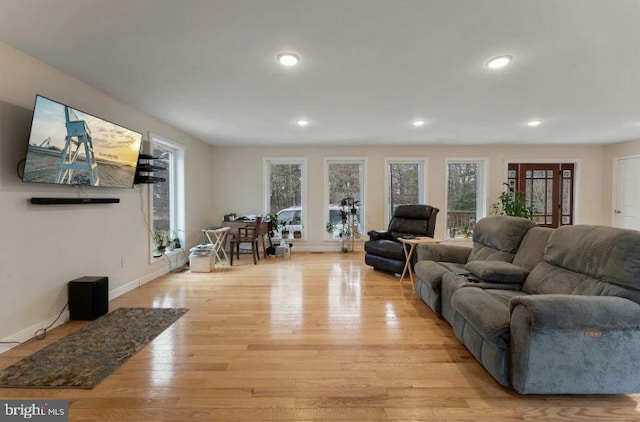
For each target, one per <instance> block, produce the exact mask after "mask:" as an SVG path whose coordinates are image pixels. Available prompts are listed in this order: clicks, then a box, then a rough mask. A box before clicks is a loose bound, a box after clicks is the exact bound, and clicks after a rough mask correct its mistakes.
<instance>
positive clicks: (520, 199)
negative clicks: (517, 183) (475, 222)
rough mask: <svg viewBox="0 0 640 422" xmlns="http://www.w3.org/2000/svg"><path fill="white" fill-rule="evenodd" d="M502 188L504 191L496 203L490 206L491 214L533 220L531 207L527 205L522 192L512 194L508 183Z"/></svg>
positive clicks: (512, 191)
mask: <svg viewBox="0 0 640 422" xmlns="http://www.w3.org/2000/svg"><path fill="white" fill-rule="evenodd" d="M504 186H505V187H506V189H505V191H504V192H502V193H501V194H500V196H499V197H498V202H494V203H493V204H491V209H492V214H494V215H511V216H513V217H523V218H528V219H529V220H533V205H527V198H526V195H525V193H524V192H522V191H520V192H514V190H513V188H512V187H511V186H510V185H509V184H508V183H504Z"/></svg>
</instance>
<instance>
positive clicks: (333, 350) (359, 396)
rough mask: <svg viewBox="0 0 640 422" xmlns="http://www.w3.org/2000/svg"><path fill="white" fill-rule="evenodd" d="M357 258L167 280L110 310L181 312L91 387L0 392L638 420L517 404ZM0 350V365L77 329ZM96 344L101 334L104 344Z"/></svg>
mask: <svg viewBox="0 0 640 422" xmlns="http://www.w3.org/2000/svg"><path fill="white" fill-rule="evenodd" d="M363 261H364V259H363V255H362V254H361V253H360V254H358V253H356V254H340V253H324V254H302V253H295V250H294V253H293V255H292V257H291V258H289V259H276V258H271V259H268V260H262V261H260V263H259V264H258V265H253V263H252V262H251V260H250V258H248V257H247V256H243V257H242V258H241V259H240V261H239V262H238V264H240V265H237V266H236V265H234V267H233V268H232V269H230V270H228V271H223V272H215V273H209V274H202V273H199V274H197V273H190V272H184V273H174V274H169V275H167V276H164V277H161V278H159V279H157V280H154V281H152V282H150V283H148V284H146V285H144V286H142V287H141V288H139V289H136V290H134V291H132V292H129V293H127V294H126V295H123V296H121V297H119V298H117V299H115V300H114V301H112V302H111V303H110V308H111V310H113V309H116V308H119V307H145V306H149V307H151V306H153V307H187V308H189V309H190V311H189V312H188V313H187V314H186V315H184V316H183V317H182V318H181V319H180V320H178V322H177V323H175V324H174V325H173V326H171V327H170V328H169V329H168V330H167V331H165V332H164V333H163V334H162V335H160V336H159V337H158V338H156V339H155V340H154V341H153V342H152V343H151V344H149V345H148V346H147V347H145V348H144V349H143V350H142V351H141V352H139V353H138V354H136V355H135V356H134V357H133V358H131V359H130V360H129V361H127V362H126V363H125V364H124V365H123V366H122V367H120V368H119V369H118V370H117V371H116V372H115V373H114V374H112V375H111V376H109V377H108V378H107V379H106V380H105V381H103V382H102V383H101V384H100V385H98V386H97V387H96V388H94V389H92V390H35V389H33V390H31V389H0V397H2V398H45V399H67V400H69V401H70V415H71V418H70V420H72V421H80V420H92V421H129V422H130V421H186V420H190V421H192V420H198V421H261V420H268V421H305V420H327V421H328V420H331V421H339V420H360V421H376V420H402V421H408V420H429V421H436V420H437V421H492V422H493V421H512V420H573V419H575V420H593V421H604V420H628V421H638V420H640V406H639V405H638V403H640V395H633V396H625V395H615V396H520V395H518V394H515V393H513V392H511V391H508V390H506V389H504V388H502V387H500V386H499V385H498V384H497V383H496V382H495V381H494V380H493V379H492V378H491V377H490V376H489V375H488V374H487V373H486V372H485V371H484V370H483V369H482V367H481V366H480V365H479V364H478V363H477V362H476V361H475V360H474V359H473V358H472V356H471V355H470V354H469V353H468V352H467V351H466V349H465V348H464V347H463V346H462V345H461V344H460V343H459V342H458V341H457V340H456V338H455V337H454V335H453V333H452V330H451V328H450V327H449V325H448V324H447V323H445V322H443V321H442V320H440V319H438V318H437V317H435V316H434V315H433V314H432V313H431V311H430V310H429V309H428V308H427V306H426V305H425V304H424V303H423V302H422V301H421V300H419V299H418V298H417V297H416V296H415V295H414V293H413V290H412V287H411V285H410V283H409V282H407V281H405V283H404V285H403V286H400V285H399V284H398V278H396V277H393V276H390V275H388V274H385V273H381V272H377V271H373V270H372V269H371V268H370V267H368V266H366V265H364V262H363ZM82 325H83V323H81V322H70V323H68V324H65V325H63V326H61V327H59V328H57V329H55V330H53V331H51V332H50V334H49V337H48V338H47V339H46V340H44V341H40V342H37V341H34V342H30V343H28V344H25V345H23V346H20V347H18V348H15V349H13V350H11V351H9V352H7V353H5V354H4V355H0V367H5V366H8V365H9V364H11V363H13V362H15V361H17V360H18V359H19V358H20V357H22V356H26V355H28V354H30V353H32V352H33V351H34V350H36V349H38V348H40V347H44V346H45V345H46V344H48V343H50V342H52V341H54V340H56V339H58V338H60V337H62V336H64V335H66V334H68V333H70V332H72V331H74V330H76V329H77V328H79V327H80V326H82ZM105 341H108V339H105Z"/></svg>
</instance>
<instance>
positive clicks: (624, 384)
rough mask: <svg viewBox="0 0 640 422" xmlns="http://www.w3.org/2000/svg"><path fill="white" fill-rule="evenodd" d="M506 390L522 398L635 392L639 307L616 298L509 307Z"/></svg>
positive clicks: (534, 301)
mask: <svg viewBox="0 0 640 422" xmlns="http://www.w3.org/2000/svg"><path fill="white" fill-rule="evenodd" d="M509 308H510V311H511V319H510V324H509V330H510V342H509V348H510V354H511V368H510V372H511V375H510V377H511V384H512V386H513V388H514V389H515V390H516V391H518V392H519V393H522V394H596V393H598V394H621V393H632V392H638V391H640V365H635V364H634V363H635V362H637V361H638V360H640V329H639V326H640V305H639V304H637V303H635V302H633V301H631V300H627V299H624V298H621V297H610V296H609V297H607V296H596V297H593V296H576V295H560V294H557V295H556V294H549V295H546V294H545V295H531V296H518V297H514V298H512V299H511V300H510V301H509Z"/></svg>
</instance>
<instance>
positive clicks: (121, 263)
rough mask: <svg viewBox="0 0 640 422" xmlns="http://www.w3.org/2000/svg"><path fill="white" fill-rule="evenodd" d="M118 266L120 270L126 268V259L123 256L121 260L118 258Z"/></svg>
mask: <svg viewBox="0 0 640 422" xmlns="http://www.w3.org/2000/svg"><path fill="white" fill-rule="evenodd" d="M120 266H121V267H122V268H124V267H126V266H127V257H126V256H123V257H122V258H120Z"/></svg>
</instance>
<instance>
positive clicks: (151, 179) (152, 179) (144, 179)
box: [133, 174, 167, 185]
mask: <svg viewBox="0 0 640 422" xmlns="http://www.w3.org/2000/svg"><path fill="white" fill-rule="evenodd" d="M166 181H167V179H166V178H164V177H158V176H142V175H139V174H137V175H136V178H135V180H134V181H133V183H134V184H136V185H140V184H143V183H146V184H152V183H163V182H166Z"/></svg>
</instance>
